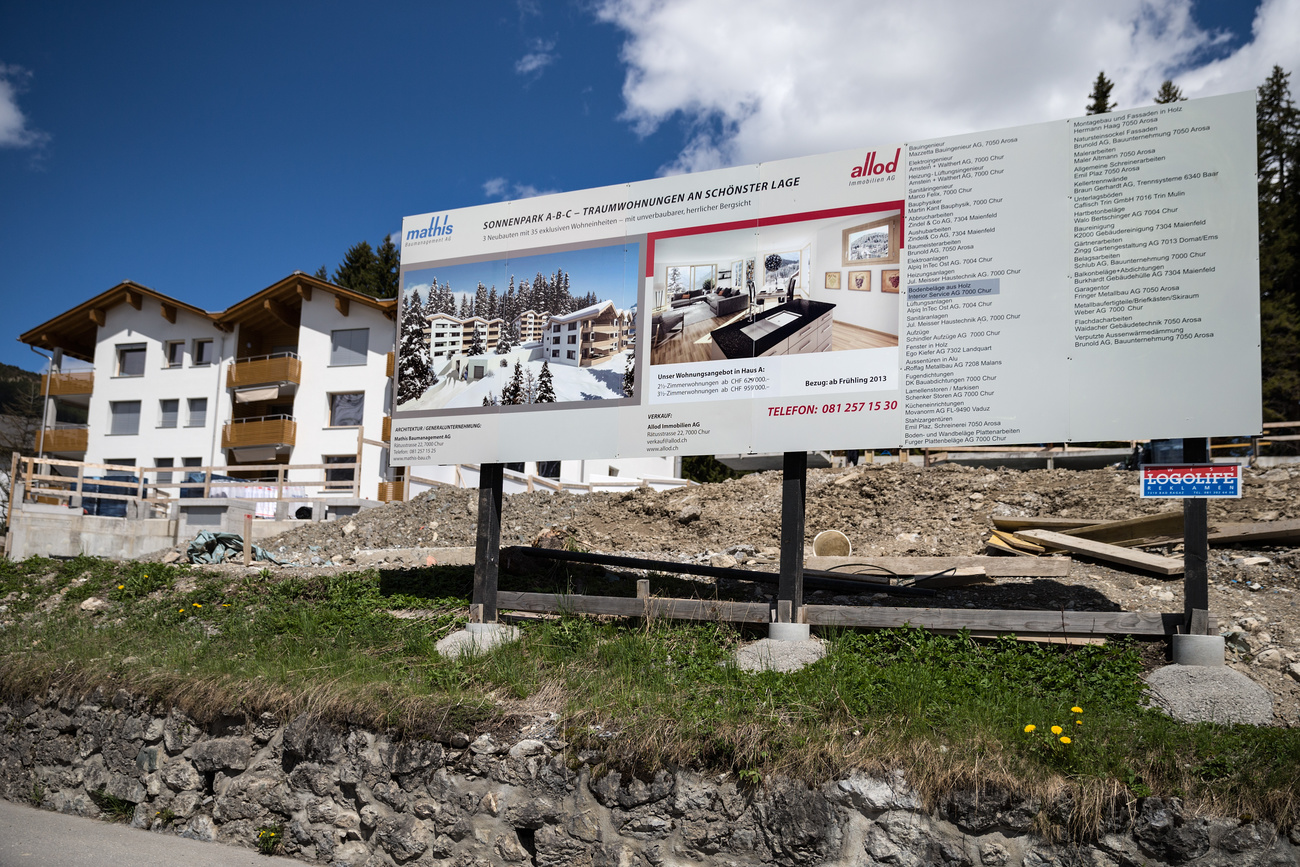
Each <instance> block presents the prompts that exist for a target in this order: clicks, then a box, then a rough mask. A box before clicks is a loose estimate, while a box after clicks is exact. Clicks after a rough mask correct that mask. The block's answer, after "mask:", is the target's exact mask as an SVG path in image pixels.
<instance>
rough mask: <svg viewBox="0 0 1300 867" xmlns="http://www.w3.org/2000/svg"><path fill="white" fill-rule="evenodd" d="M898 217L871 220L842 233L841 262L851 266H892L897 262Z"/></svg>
mask: <svg viewBox="0 0 1300 867" xmlns="http://www.w3.org/2000/svg"><path fill="white" fill-rule="evenodd" d="M898 229H899V223H898V217H897V216H894V217H886V218H885V219H883V220H873V221H872V222H870V223H863V224H861V225H860V226H850V227H849V228H847V229H845V230H844V231H843V239H844V240H843V244H844V246H843V260H842V264H843V265H844V267H846V268H848V267H850V266H853V265H893V264H895V263H897V262H898Z"/></svg>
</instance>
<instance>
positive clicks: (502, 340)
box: [496, 326, 518, 355]
mask: <svg viewBox="0 0 1300 867" xmlns="http://www.w3.org/2000/svg"><path fill="white" fill-rule="evenodd" d="M514 337H515V335H513V334H511V329H510V327H509V326H506V327H504V328H502V329H501V336H500V337H499V338H498V339H497V349H496V353H497V355H505V354H506V353H507V352H509V351H510V350H511V349H513V348H514V344H515V343H517V342H518V340H517V339H515V340H512V339H511V338H514Z"/></svg>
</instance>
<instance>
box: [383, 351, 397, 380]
mask: <svg viewBox="0 0 1300 867" xmlns="http://www.w3.org/2000/svg"><path fill="white" fill-rule="evenodd" d="M396 368H397V362H396V358H395V354H394V353H392V352H390V353H388V362H387V364H386V366H385V367H384V376H387V377H389V378H390V379H391V378H392V376H393V371H394V370H395V369H396Z"/></svg>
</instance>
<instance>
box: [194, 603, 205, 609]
mask: <svg viewBox="0 0 1300 867" xmlns="http://www.w3.org/2000/svg"><path fill="white" fill-rule="evenodd" d="M194 607H195V608H202V607H203V606H202V605H200V604H199V603H197V602H195V603H194Z"/></svg>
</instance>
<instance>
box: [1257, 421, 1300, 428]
mask: <svg viewBox="0 0 1300 867" xmlns="http://www.w3.org/2000/svg"><path fill="white" fill-rule="evenodd" d="M1262 427H1263V428H1264V430H1268V429H1269V428H1274V427H1300V421H1266V422H1264V424H1263V425H1262Z"/></svg>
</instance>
